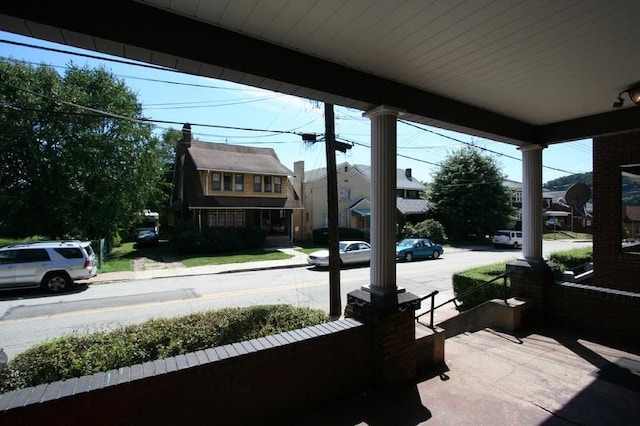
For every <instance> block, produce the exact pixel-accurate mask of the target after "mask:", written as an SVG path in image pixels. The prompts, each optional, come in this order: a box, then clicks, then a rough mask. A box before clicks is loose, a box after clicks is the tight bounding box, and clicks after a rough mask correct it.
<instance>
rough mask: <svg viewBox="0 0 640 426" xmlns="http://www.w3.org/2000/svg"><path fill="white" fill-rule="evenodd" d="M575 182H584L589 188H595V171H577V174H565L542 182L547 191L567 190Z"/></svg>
mask: <svg viewBox="0 0 640 426" xmlns="http://www.w3.org/2000/svg"><path fill="white" fill-rule="evenodd" d="M574 183H584V184H585V185H587V186H588V187H589V188H593V173H592V172H588V173H577V174H575V175H570V176H563V177H561V178H558V179H554V180H550V181H549V182H547V183H545V184H542V187H543V188H544V189H546V190H547V191H566V190H567V189H569V187H570V186H571V185H573V184H574Z"/></svg>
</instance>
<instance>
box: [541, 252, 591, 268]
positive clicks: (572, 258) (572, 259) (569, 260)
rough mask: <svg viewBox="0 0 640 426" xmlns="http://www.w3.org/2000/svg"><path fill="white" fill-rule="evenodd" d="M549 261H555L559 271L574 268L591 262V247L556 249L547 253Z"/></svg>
mask: <svg viewBox="0 0 640 426" xmlns="http://www.w3.org/2000/svg"><path fill="white" fill-rule="evenodd" d="M549 261H550V262H553V263H555V264H556V265H557V266H558V268H559V271H560V273H562V272H563V271H566V270H568V269H573V268H576V267H578V266H580V265H583V264H585V263H587V262H593V249H592V248H591V247H582V248H577V249H572V250H565V251H557V252H555V253H551V254H550V255H549Z"/></svg>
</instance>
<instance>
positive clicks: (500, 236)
mask: <svg viewBox="0 0 640 426" xmlns="http://www.w3.org/2000/svg"><path fill="white" fill-rule="evenodd" d="M522 240H523V237H522V231H512V230H509V229H501V230H499V231H496V233H495V234H493V238H491V242H492V243H493V245H494V246H495V247H504V246H506V247H511V248H514V249H517V248H520V247H522Z"/></svg>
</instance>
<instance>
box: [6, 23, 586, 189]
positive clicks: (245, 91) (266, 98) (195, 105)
mask: <svg viewBox="0 0 640 426" xmlns="http://www.w3.org/2000/svg"><path fill="white" fill-rule="evenodd" d="M10 42H17V43H23V44H26V45H30V46H34V47H28V46H20V45H15V44H11V43H10ZM43 48H47V49H59V50H62V51H64V52H62V53H60V52H54V51H51V50H45V49H43ZM73 53H78V54H86V55H91V56H99V57H101V58H105V59H104V60H102V59H92V58H87V57H84V56H79V55H76V54H73ZM0 57H2V58H3V59H15V60H21V61H25V62H29V63H33V64H34V65H37V64H40V63H44V64H47V65H50V66H53V67H55V68H56V69H57V70H58V71H59V72H60V73H63V72H64V68H65V67H66V66H68V65H69V64H70V63H74V64H76V65H79V66H85V65H86V66H90V67H99V66H103V67H105V68H106V69H108V70H109V71H110V72H111V73H113V74H114V75H115V76H116V77H118V78H119V79H122V80H124V81H125V83H126V85H127V86H128V87H129V88H130V89H131V90H132V91H133V92H134V93H136V94H137V96H138V100H139V102H140V103H141V104H142V105H143V111H144V115H145V117H146V118H148V119H152V120H157V121H162V122H171V123H175V124H163V123H158V124H157V128H156V130H157V132H158V133H161V132H162V130H163V129H166V128H168V127H173V128H176V129H180V128H181V127H182V124H181V123H185V122H189V123H192V132H193V135H194V136H195V138H197V139H199V140H203V141H210V142H222V143H229V144H234V145H251V146H258V147H269V148H273V149H274V150H275V151H276V153H277V154H278V157H279V158H280V161H281V162H282V163H283V164H284V165H285V166H287V167H289V168H290V169H292V170H293V164H294V162H296V161H299V160H303V161H304V162H305V169H306V170H310V169H315V168H319V167H324V166H325V164H326V163H325V149H324V144H323V143H316V144H313V145H305V144H304V143H303V142H302V139H301V137H300V136H298V134H300V133H318V134H320V133H324V105H323V104H322V103H317V102H313V101H309V100H306V99H302V98H296V97H292V96H287V95H282V94H279V93H275V92H269V91H265V90H260V89H256V88H254V87H250V86H242V85H238V84H234V83H229V82H226V81H224V80H215V79H209V78H203V77H196V76H191V75H187V74H180V73H177V72H173V71H164V70H158V69H153V68H150V67H148V66H137V65H128V64H122V63H118V62H116V61H126V60H124V59H122V58H116V57H109V56H106V55H102V54H98V53H95V52H91V51H84V50H81V49H75V48H71V47H69V46H65V45H58V44H55V43H49V42H44V41H41V40H38V39H32V38H28V37H22V36H18V35H15V34H12V33H7V32H1V31H0ZM113 60H116V61H113ZM335 132H336V138H337V139H338V140H342V141H346V142H352V143H355V145H354V147H353V148H352V149H351V150H349V151H347V153H344V154H343V153H340V152H337V153H336V162H337V163H338V164H339V163H341V162H344V161H346V162H349V163H351V164H367V165H368V164H370V162H371V160H370V155H371V151H370V149H369V148H368V147H369V146H370V122H369V120H368V119H366V118H364V117H362V112H361V111H358V110H353V109H348V108H342V107H337V106H336V107H335ZM397 143H398V159H397V162H398V168H411V169H412V173H413V176H414V177H416V178H418V179H419V180H421V181H423V182H430V181H431V176H432V175H433V173H435V172H437V170H438V168H439V166H438V164H440V163H441V162H442V161H443V160H444V159H445V158H446V157H447V156H448V155H450V154H451V153H452V152H454V151H455V150H458V149H460V148H461V147H463V146H465V145H466V144H474V145H476V146H478V147H481V148H483V149H485V150H486V151H485V152H486V153H487V154H488V155H490V156H491V157H492V158H494V159H495V161H496V162H497V163H498V165H499V167H500V169H501V170H502V172H503V173H504V174H505V175H506V176H507V178H508V179H511V180H515V181H518V182H522V161H521V153H520V151H518V150H517V149H516V148H515V147H514V146H512V145H508V144H504V143H500V142H495V141H491V140H487V139H480V138H477V137H473V136H470V135H465V134H460V133H454V132H447V131H445V130H442V129H438V128H434V127H426V126H422V125H406V124H403V123H399V124H398V142H397ZM543 165H544V167H543V182H547V181H549V180H552V179H556V178H558V177H562V176H566V175H570V174H572V173H585V172H590V171H592V144H591V140H590V139H588V140H581V141H576V142H569V143H563V144H557V145H552V146H550V147H548V148H546V149H545V150H544V151H543Z"/></svg>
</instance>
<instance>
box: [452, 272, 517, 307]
mask: <svg viewBox="0 0 640 426" xmlns="http://www.w3.org/2000/svg"><path fill="white" fill-rule="evenodd" d="M506 271H507V266H506V263H495V264H492V265H485V266H480V267H478V268H472V269H468V270H466V271H463V272H460V273H457V274H453V278H452V281H453V292H454V294H455V295H456V296H459V295H462V294H464V293H465V292H467V291H468V290H470V289H472V288H476V287H478V286H480V285H481V284H483V283H485V282H487V281H491V280H492V279H494V278H495V277H497V276H499V275H501V274H504V273H505V272H506ZM510 289H511V281H510V280H509V278H507V295H508V294H509V292H510V291H511V290H510ZM503 297H504V280H502V279H499V280H496V281H495V282H493V283H491V284H489V285H486V286H485V287H484V288H482V289H479V290H477V291H475V292H473V293H471V294H469V295H467V296H464V297H462V298H459V299H458V300H459V301H460V302H461V303H462V306H461V308H462V309H470V308H473V307H474V306H478V305H480V304H481V303H484V302H486V301H488V300H491V299H502V298H503Z"/></svg>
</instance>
